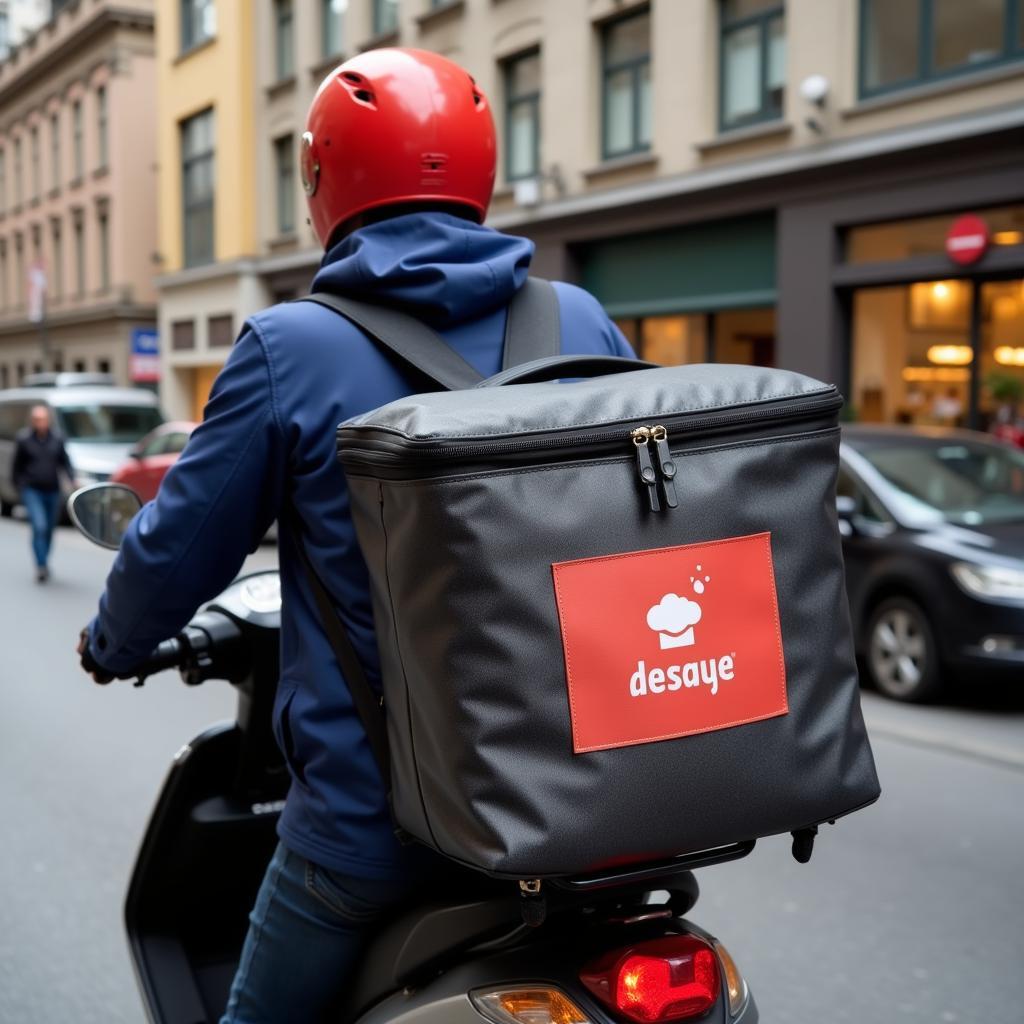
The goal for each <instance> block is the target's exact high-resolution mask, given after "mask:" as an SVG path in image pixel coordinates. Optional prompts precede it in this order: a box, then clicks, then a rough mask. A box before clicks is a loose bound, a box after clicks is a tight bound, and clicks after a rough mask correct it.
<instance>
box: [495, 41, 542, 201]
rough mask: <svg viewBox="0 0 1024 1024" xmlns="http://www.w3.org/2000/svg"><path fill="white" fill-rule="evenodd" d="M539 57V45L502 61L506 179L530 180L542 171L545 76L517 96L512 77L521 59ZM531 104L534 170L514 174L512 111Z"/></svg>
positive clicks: (509, 180)
mask: <svg viewBox="0 0 1024 1024" xmlns="http://www.w3.org/2000/svg"><path fill="white" fill-rule="evenodd" d="M534 57H535V58H537V60H538V61H539V60H541V48H540V47H539V46H533V47H531V48H530V49H529V50H523V51H521V52H520V53H516V54H513V55H512V56H511V57H506V58H505V59H504V60H503V61H502V62H501V71H502V78H503V82H504V88H505V132H504V135H505V161H504V164H505V166H504V172H505V181H507V182H515V181H529V180H530V179H532V178H536V177H538V176H539V175H540V173H541V165H540V142H541V138H540V135H541V125H540V115H541V107H540V104H541V94H542V92H543V81H544V79H543V77H542V76H538V82H539V83H540V84H538V86H537V88H536V89H534V90H533V91H532V92H526V93H519V94H516V95H515V96H513V95H512V79H513V74H514V71H515V67H516V64H517V63H518V62H519V61H521V60H529V59H531V58H534ZM523 106H529V107H531V108H532V110H533V147H532V148H533V154H532V155H533V160H532V163H533V171H532V172H531V173H529V174H513V173H512V113H513V111H514V110H515V109H516V108H518V107H523Z"/></svg>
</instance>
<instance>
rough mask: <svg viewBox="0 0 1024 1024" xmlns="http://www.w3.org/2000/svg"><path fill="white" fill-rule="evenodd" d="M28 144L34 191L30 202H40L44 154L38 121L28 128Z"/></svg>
mask: <svg viewBox="0 0 1024 1024" xmlns="http://www.w3.org/2000/svg"><path fill="white" fill-rule="evenodd" d="M28 144H29V157H28V158H29V163H30V165H31V172H30V173H31V177H32V181H31V188H32V193H31V195H30V196H29V202H33V203H35V202H38V201H39V199H40V197H41V195H42V182H41V181H40V179H41V178H42V170H43V156H42V143H41V141H40V138H39V123H38V122H36V123H35V124H33V125H32V126H31V127H30V128H29V130H28Z"/></svg>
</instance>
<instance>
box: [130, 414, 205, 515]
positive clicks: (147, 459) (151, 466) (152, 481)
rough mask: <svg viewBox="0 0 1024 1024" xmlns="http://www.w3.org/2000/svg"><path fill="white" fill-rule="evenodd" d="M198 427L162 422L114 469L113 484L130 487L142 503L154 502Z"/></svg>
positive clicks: (175, 422) (190, 424)
mask: <svg viewBox="0 0 1024 1024" xmlns="http://www.w3.org/2000/svg"><path fill="white" fill-rule="evenodd" d="M196 426H197V424H195V423H188V422H185V421H172V422H171V423H162V424H160V426H159V427H157V428H156V430H152V431H150V432H149V433H148V434H147V435H146V436H145V437H144V438H143V439H142V440H141V441H139V443H138V444H136V445H135V446H134V447H133V448H132V450H131V451H130V452H129V453H128V458H127V459H126V460H125V461H124V462H122V463H121V465H120V466H118V467H117V469H116V470H114V473H113V475H112V476H111V477H110V481H111V483H115V484H124V485H125V486H126V487H130V488H131V489H132V490H133V491H134V492H135V493H136V494H137V495H138V496H139V497H140V498H141V499H142V500H143V501H152V500H153V499H154V498H155V497H156V492H157V491H158V490H159V489H160V482H161V481H162V480H163V478H164V474H165V473H166V472H167V470H169V469H170V468H171V466H173V465H174V463H175V462H176V461H177V459H178V456H179V455H180V454H181V453H182V452H183V451H184V449H185V445H186V444H188V439H189V437H191V436H192V431H193V430H195V429H196Z"/></svg>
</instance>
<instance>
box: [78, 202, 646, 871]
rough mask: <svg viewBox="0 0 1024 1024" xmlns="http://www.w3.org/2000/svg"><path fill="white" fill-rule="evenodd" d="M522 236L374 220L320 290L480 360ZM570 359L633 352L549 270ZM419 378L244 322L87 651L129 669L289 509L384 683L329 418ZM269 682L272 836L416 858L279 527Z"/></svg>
mask: <svg viewBox="0 0 1024 1024" xmlns="http://www.w3.org/2000/svg"><path fill="white" fill-rule="evenodd" d="M532 255H533V244H532V243H531V242H529V241H527V240H526V239H522V238H513V237H510V236H508V235H503V234H500V233H498V232H497V231H493V230H491V229H489V228H486V227H481V226H479V225H475V224H472V223H469V222H467V221H465V220H461V219H459V218H458V217H454V216H452V215H450V214H444V213H417V214H409V215H406V216H401V217H396V218H394V219H391V220H386V221H382V222H380V223H378V224H373V225H369V226H367V227H364V228H361V229H360V230H358V231H356V232H354V233H353V234H351V235H350V236H348V237H347V238H345V239H344V240H343V241H341V242H339V243H338V244H337V245H335V246H334V247H333V248H332V249H331V250H329V251H328V253H327V254H326V255H325V257H324V260H323V263H322V265H321V267H320V270H319V272H318V273H317V275H316V279H315V280H314V282H313V287H314V290H317V291H328V292H334V293H336V294H338V295H350V296H353V297H356V298H360V299H364V300H368V301H371V302H377V303H381V304H384V305H391V306H395V307H397V308H400V309H403V310H406V311H408V312H410V313H412V314H414V315H416V316H418V317H420V318H421V319H422V320H424V321H426V322H428V323H429V324H430V325H431V326H433V327H434V328H435V329H436V330H437V331H439V332H440V334H441V335H442V337H444V339H445V340H446V341H447V342H448V344H449V345H451V346H452V348H454V349H455V350H456V351H457V352H458V353H459V354H460V355H461V356H463V357H464V358H465V359H466V360H467V361H468V362H469V363H471V364H472V365H473V366H474V367H475V368H476V369H477V370H478V371H479V372H480V373H481V374H483V375H485V376H487V375H491V374H494V373H497V372H498V370H499V369H500V368H501V362H502V339H503V333H504V328H505V311H506V307H507V305H508V303H509V300H510V299H511V298H512V296H513V295H514V294H515V293H516V290H517V289H518V288H519V287H520V285H522V283H523V281H524V280H525V279H526V275H527V271H528V268H529V264H530V258H531V256H532ZM555 291H556V293H557V296H558V301H559V305H560V307H561V330H562V349H563V351H564V352H565V353H566V354H587V353H601V354H604V355H617V356H631V355H632V354H633V353H632V350H631V349H630V347H629V345H628V344H627V343H626V341H625V339H624V338H623V336H622V335H621V333H620V332H619V331H618V329H617V328H616V327H615V325H614V324H612V322H611V321H610V320H609V319H608V317H607V316H606V315H605V313H604V311H603V310H602V308H601V306H600V305H599V304H598V303H597V301H596V300H595V299H594V298H592V297H591V296H590V295H588V294H587V293H586V292H584V291H582V290H581V289H579V288H576V287H574V286H572V285H568V284H559V283H556V284H555ZM418 390H422V382H421V381H419V380H417V379H415V378H413V377H412V376H410V375H409V374H407V373H406V372H404V371H403V370H402V369H401V368H400V367H399V366H397V365H396V363H395V361H394V360H393V359H390V358H388V357H387V356H386V355H385V354H384V353H382V352H381V350H380V348H378V347H377V345H375V344H374V343H373V342H372V341H371V340H370V339H369V338H368V337H367V336H366V335H365V334H364V333H363V332H362V331H361V330H359V328H357V327H355V326H354V325H353V324H352V323H350V322H349V321H347V320H345V319H343V318H342V317H340V316H338V315H337V314H336V313H334V312H332V311H331V310H328V309H325V308H323V307H322V306H318V305H314V304H312V303H308V302H298V303H294V302H293V303H286V304H283V305H278V306H274V307H272V308H271V309H268V310H265V311H264V312H262V313H258V314H257V315H255V316H253V317H251V318H250V319H249V321H248V322H247V323H246V325H245V327H244V329H243V330H242V333H241V336H240V337H239V339H238V341H237V342H236V343H235V346H234V349H233V350H232V352H231V355H230V357H229V359H228V361H227V364H226V365H225V367H224V369H223V370H222V371H221V373H220V375H219V376H218V377H217V380H216V382H215V383H214V386H213V391H212V393H211V395H210V401H209V404H208V405H207V406H206V411H205V415H204V419H203V423H202V425H201V426H200V427H199V428H198V429H197V430H196V431H195V433H194V434H193V435H192V438H191V440H190V441H189V444H188V447H187V448H186V449H185V451H184V452H183V454H182V456H181V458H180V459H179V460H178V462H177V463H176V464H175V465H174V466H173V467H172V468H171V470H170V472H168V474H167V476H166V477H165V478H164V480H163V483H162V484H161V486H160V492H159V494H158V496H157V498H156V500H155V501H154V502H152V503H150V504H149V505H147V506H146V507H145V508H144V509H143V510H142V512H141V513H140V514H139V515H138V516H137V517H136V518H135V520H134V522H133V523H132V525H131V527H130V529H129V530H128V534H127V536H126V537H125V540H124V543H123V546H122V548H121V552H120V554H119V555H118V557H117V559H116V560H115V562H114V566H113V569H112V571H111V573H110V576H109V578H108V579H107V589H106V593H105V594H104V595H103V597H102V599H101V601H100V613H99V617H98V618H97V619H96V620H95V621H94V623H93V625H92V627H91V640H90V649H91V652H92V654H93V656H94V657H95V658H96V660H97V661H98V662H99V663H100V664H101V665H103V666H105V667H107V668H109V669H111V670H114V671H117V672H125V671H128V670H130V669H131V668H132V667H133V666H134V665H137V664H138V663H139V662H140V661H141V660H142V659H143V658H144V657H145V656H146V655H147V654H149V652H150V651H152V649H153V647H154V646H155V645H156V644H157V643H158V642H159V641H161V640H163V639H165V638H166V637H168V636H173V635H174V634H175V633H176V632H178V631H179V630H180V629H181V628H182V627H183V626H184V625H185V623H186V622H187V621H188V619H189V617H190V616H191V615H192V614H193V612H194V611H195V609H196V607H197V606H198V605H200V604H201V603H202V602H203V601H207V600H209V599H211V598H212V597H214V596H216V595H217V594H218V593H219V592H220V591H221V590H222V589H223V588H224V587H225V586H227V584H228V583H230V582H231V580H232V578H233V577H234V576H235V574H236V573H237V572H238V570H239V569H240V567H241V565H242V562H243V560H244V559H245V556H246V555H247V554H248V553H249V552H250V551H251V550H253V549H254V548H255V547H256V545H258V544H259V542H260V539H261V538H262V537H263V535H264V534H265V533H266V531H267V528H268V527H269V526H270V524H271V523H272V522H273V520H274V519H275V518H280V519H281V520H282V521H287V519H288V518H289V517H290V516H291V514H292V512H291V510H295V511H296V512H297V513H298V515H299V516H300V517H301V519H302V520H303V522H304V525H305V538H306V546H307V549H308V552H309V557H310V559H311V560H312V561H313V563H314V565H315V567H316V571H317V574H318V575H319V576H320V578H321V579H323V580H325V581H326V582H327V583H328V584H329V586H330V589H331V592H332V596H333V597H334V598H335V601H336V604H337V607H338V611H339V613H340V615H341V617H342V619H343V620H344V622H345V625H346V627H347V629H348V632H349V634H350V636H351V637H352V641H353V644H354V645H355V647H356V650H357V652H358V655H359V657H360V660H361V661H362V662H363V665H364V667H365V669H366V674H367V677H368V678H369V679H370V681H371V683H372V684H373V685H379V680H380V663H379V660H378V655H377V646H376V642H375V637H374V631H373V615H372V608H371V604H370V588H369V580H368V578H367V571H366V564H365V562H364V561H363V557H362V554H361V552H360V550H359V544H358V542H357V540H356V536H355V529H354V527H353V524H352V519H351V517H350V515H349V510H348V493H347V489H346V483H345V476H344V474H343V473H342V471H341V468H340V467H339V465H338V462H337V457H336V453H335V431H336V428H337V425H338V423H340V422H341V421H342V420H345V419H348V418H349V417H351V416H356V415H358V414H360V413H363V412H366V411H368V410H370V409H373V408H376V407H377V406H380V405H383V404H385V403H386V402H390V401H393V400H394V399H397V398H401V397H403V396H405V395H409V394H413V393H415V392H416V391H418ZM278 544H279V547H280V564H281V591H282V596H283V609H282V614H281V680H280V684H279V686H278V690H277V701H276V705H275V708H274V731H275V735H276V737H277V742H278V745H279V746H280V747H281V749H282V751H283V753H284V756H285V759H286V760H287V762H288V767H289V770H290V772H291V776H292V786H291V790H290V792H289V794H288V800H287V803H286V806H285V809H284V811H283V813H282V815H281V820H280V823H279V825H278V832H279V834H280V836H281V839H282V840H283V841H284V843H285V845H286V846H287V847H288V848H289V849H291V850H292V851H294V852H295V853H297V854H299V855H301V856H304V857H306V858H307V859H309V860H311V861H313V862H314V863H318V864H321V865H323V866H324V867H327V868H331V869H334V870H337V871H344V872H348V873H350V874H353V875H356V876H357V877H363V878H379V879H390V878H395V877H399V876H401V874H403V873H404V872H406V871H407V870H408V869H409V868H410V867H411V866H412V865H411V864H410V863H409V859H410V858H411V857H414V856H415V854H414V853H412V852H411V848H402V847H400V846H399V844H398V842H397V841H396V839H395V836H394V833H393V826H392V824H391V821H390V817H389V813H388V806H387V798H386V794H385V789H384V785H383V783H382V781H381V777H380V774H379V772H378V770H377V765H376V763H375V762H374V759H373V754H372V753H371V750H370V746H369V743H368V741H367V739H366V733H365V732H364V730H363V727H362V725H361V724H360V720H359V717H358V715H357V713H356V710H355V706H354V704H353V702H352V696H351V694H350V693H349V690H348V687H347V686H345V683H344V679H343V677H342V674H341V672H340V670H339V668H338V665H337V663H336V661H335V659H334V655H333V654H332V653H331V647H330V644H329V643H328V641H327V637H326V635H325V634H324V631H323V628H322V627H321V626H320V623H319V621H318V617H317V611H316V604H315V602H314V598H313V594H312V592H311V591H310V589H309V585H308V583H307V581H306V579H305V577H304V575H303V570H302V567H301V564H300V562H299V559H298V555H297V552H296V551H295V549H294V546H293V540H292V537H291V534H290V533H289V531H288V530H287V529H283V528H282V529H281V530H280V531H279V542H278Z"/></svg>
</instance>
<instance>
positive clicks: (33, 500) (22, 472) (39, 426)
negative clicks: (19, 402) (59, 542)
mask: <svg viewBox="0 0 1024 1024" xmlns="http://www.w3.org/2000/svg"><path fill="white" fill-rule="evenodd" d="M62 471H63V472H64V473H65V474H66V476H67V478H68V480H69V481H70V482H72V483H74V472H73V470H72V468H71V460H70V459H69V458H68V453H67V452H66V451H65V449H64V442H63V441H62V440H61V438H60V436H59V435H58V434H56V433H54V431H53V429H52V426H51V422H50V410H49V408H47V406H45V405H35V406H33V407H32V411H31V412H30V413H29V425H28V426H27V427H25V428H24V429H23V430H21V431H19V433H18V439H17V445H16V447H15V449H14V466H13V470H12V473H11V475H12V477H13V478H14V486H15V488H16V489H17V490H18V491H19V492H20V493H21V500H22V501H23V502H24V503H25V510H26V511H27V512H28V521H29V523H30V524H31V526H32V553H33V555H34V556H35V561H36V580H37V581H38V582H39V583H45V582H46V581H47V580H48V579H49V578H50V566H49V562H50V548H51V546H52V544H53V530H54V527H55V526H56V525H57V512H58V510H59V508H60V474H61V472H62Z"/></svg>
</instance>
